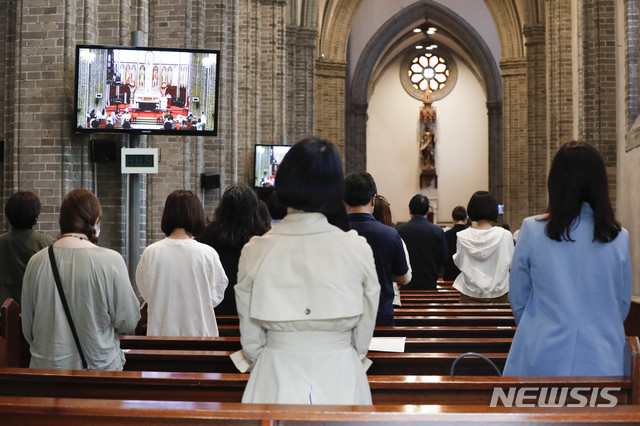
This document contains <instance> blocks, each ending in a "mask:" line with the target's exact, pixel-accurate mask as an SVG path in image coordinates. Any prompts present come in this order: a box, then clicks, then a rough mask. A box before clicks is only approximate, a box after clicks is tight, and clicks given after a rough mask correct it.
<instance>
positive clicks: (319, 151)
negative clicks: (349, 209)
mask: <svg viewBox="0 0 640 426" xmlns="http://www.w3.org/2000/svg"><path fill="white" fill-rule="evenodd" d="M343 176H344V174H343V173H342V160H341V159H340V153H339V152H338V149H337V148H336V147H335V146H334V145H333V144H332V143H331V142H329V141H327V140H325V139H321V138H318V137H310V138H305V139H302V140H301V141H298V142H297V143H296V144H295V145H293V146H292V147H291V149H290V150H289V151H288V152H287V153H286V155H285V156H284V158H283V159H282V162H281V163H280V167H278V172H277V173H276V180H275V191H276V194H278V200H280V202H281V203H282V204H284V205H285V206H287V207H291V208H294V209H297V210H302V211H306V212H317V213H322V214H324V215H325V216H326V217H327V219H328V220H329V223H331V224H333V225H336V226H338V227H339V228H341V229H343V230H347V229H348V226H349V224H348V221H347V214H346V211H345V208H344V204H343V203H342V194H343Z"/></svg>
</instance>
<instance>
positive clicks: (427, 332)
mask: <svg viewBox="0 0 640 426" xmlns="http://www.w3.org/2000/svg"><path fill="white" fill-rule="evenodd" d="M218 331H219V332H220V336H224V337H238V336H240V329H239V328H238V325H218ZM515 331H516V326H515V325H508V326H497V327H496V326H464V325H463V326H447V325H445V326H395V327H376V328H375V330H374V332H373V335H374V336H377V337H394V336H396V337H454V338H455V337H469V338H472V337H495V338H500V337H513V335H514V333H515Z"/></svg>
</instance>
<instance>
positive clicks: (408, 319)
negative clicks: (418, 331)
mask: <svg viewBox="0 0 640 426" xmlns="http://www.w3.org/2000/svg"><path fill="white" fill-rule="evenodd" d="M442 314H446V315H442ZM442 314H440V315H396V317H395V323H396V325H397V326H435V325H439V326H446V325H450V326H463V325H466V326H482V325H483V326H508V325H515V321H514V319H513V316H512V315H474V314H472V313H470V314H468V315H467V314H464V313H462V314H457V315H456V314H454V313H451V312H442ZM216 322H217V323H218V325H238V317H236V316H232V315H222V316H220V317H216Z"/></svg>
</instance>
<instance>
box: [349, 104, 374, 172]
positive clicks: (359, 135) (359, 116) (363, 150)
mask: <svg viewBox="0 0 640 426" xmlns="http://www.w3.org/2000/svg"><path fill="white" fill-rule="evenodd" d="M368 108H369V104H354V103H349V104H348V107H347V126H346V138H347V140H348V141H349V143H348V144H347V145H346V148H345V149H346V150H345V153H344V157H345V161H344V163H345V164H344V168H345V172H347V173H350V172H364V171H366V170H367V119H368V116H367V109H368Z"/></svg>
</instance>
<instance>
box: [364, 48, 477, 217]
mask: <svg viewBox="0 0 640 426" xmlns="http://www.w3.org/2000/svg"><path fill="white" fill-rule="evenodd" d="M457 64H458V80H457V82H456V85H455V87H454V89H453V90H452V91H451V93H450V94H449V95H447V96H445V97H444V98H443V99H440V100H438V101H436V102H434V103H433V106H434V108H435V109H436V114H437V121H436V126H435V132H436V135H437V137H438V140H437V143H436V172H437V173H438V188H437V189H436V188H435V182H433V183H432V184H431V186H430V187H429V188H423V189H420V182H419V176H420V171H421V165H420V152H419V146H420V123H419V111H420V108H421V107H422V102H421V101H418V100H416V99H414V98H412V97H411V96H409V95H408V94H407V93H406V92H405V90H404V89H403V88H402V85H401V83H400V77H399V72H400V70H399V66H400V61H396V62H395V63H394V64H392V65H391V66H390V67H389V68H388V69H387V70H386V71H385V72H384V74H383V75H382V76H381V78H380V79H379V80H378V82H377V85H376V87H375V88H374V90H373V92H372V96H371V99H370V101H369V110H368V116H369V119H368V122H367V171H368V172H369V173H371V174H372V175H373V177H374V179H375V180H376V184H377V186H378V193H380V194H382V195H384V196H385V197H386V198H387V199H388V200H389V202H390V203H391V211H392V214H393V219H394V220H395V221H396V222H402V221H406V220H409V218H410V217H409V207H408V205H409V200H410V199H411V197H412V196H414V195H415V194H417V193H422V194H425V195H426V196H427V197H429V199H430V200H432V201H433V202H432V204H434V205H436V207H437V209H436V221H438V222H450V221H451V211H452V210H453V208H454V207H455V206H457V205H463V206H465V207H466V206H467V203H468V202H469V198H470V197H471V195H472V194H473V193H474V192H475V191H477V190H487V189H488V186H489V177H488V176H489V170H488V167H489V166H488V164H489V160H488V158H489V157H488V155H489V151H488V145H489V142H488V132H489V130H488V118H487V108H486V101H487V98H486V96H485V94H484V92H483V90H482V86H481V85H480V83H479V82H478V80H476V78H475V77H474V75H473V74H472V73H471V71H470V70H469V68H467V67H466V66H465V65H464V64H463V63H462V62H460V61H457Z"/></svg>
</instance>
